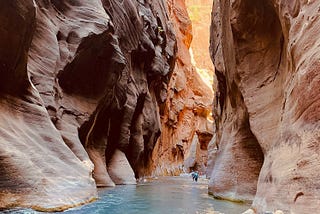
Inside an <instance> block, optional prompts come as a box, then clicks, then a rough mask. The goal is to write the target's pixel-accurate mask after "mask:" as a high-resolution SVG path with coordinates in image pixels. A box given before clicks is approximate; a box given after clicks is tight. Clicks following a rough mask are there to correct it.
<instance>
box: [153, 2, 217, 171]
mask: <svg viewBox="0 0 320 214" xmlns="http://www.w3.org/2000/svg"><path fill="white" fill-rule="evenodd" d="M167 4H168V10H169V16H170V18H171V21H172V23H173V26H174V32H175V35H176V37H177V46H178V51H177V60H176V65H175V69H174V71H173V73H172V76H171V78H170V82H169V84H168V88H167V93H166V102H165V105H161V106H160V114H161V124H162V125H161V129H162V130H161V135H160V138H159V141H158V142H157V144H156V146H155V149H154V152H153V157H152V159H153V168H152V170H153V173H154V174H156V175H179V174H180V173H181V172H183V171H184V170H186V171H190V170H200V171H201V173H205V170H206V164H207V146H208V143H209V141H210V139H211V138H212V134H213V129H212V122H211V121H210V120H208V118H209V117H210V112H211V108H212V107H211V105H212V96H213V95H212V92H211V90H210V89H209V88H208V86H207V85H206V84H205V83H204V82H203V80H202V79H201V77H200V76H199V74H198V73H197V72H196V69H195V67H194V66H193V65H192V64H191V58H190V54H189V47H190V43H191V40H192V25H191V21H190V19H189V16H188V12H187V8H186V5H185V1H184V0H173V1H167ZM191 144H194V145H193V146H192V145H191ZM191 147H192V148H194V149H191ZM196 148H198V149H196Z"/></svg>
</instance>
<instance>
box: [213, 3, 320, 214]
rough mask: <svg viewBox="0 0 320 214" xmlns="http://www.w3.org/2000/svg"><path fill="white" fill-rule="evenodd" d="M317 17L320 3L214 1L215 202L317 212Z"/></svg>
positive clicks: (319, 43) (319, 76) (259, 209)
mask: <svg viewBox="0 0 320 214" xmlns="http://www.w3.org/2000/svg"><path fill="white" fill-rule="evenodd" d="M319 11H320V8H319V4H318V2H317V1H295V0H293V1H280V0H270V1H267V0H261V1H254V0H233V1H230V0H227V1H224V0H216V1H214V5H213V12H212V24H211V45H210V51H211V57H212V60H213V62H214V65H215V69H216V70H215V74H216V78H217V80H218V85H217V93H216V97H215V102H214V113H213V117H214V118H215V125H216V126H215V127H216V141H217V144H218V148H219V149H218V152H217V157H216V159H215V165H214V169H213V172H212V175H211V179H210V184H209V192H210V193H211V194H213V195H214V196H216V197H219V198H227V199H231V200H241V201H246V200H253V204H252V208H253V210H255V211H256V212H257V213H264V212H265V211H275V210H277V209H280V210H283V211H284V212H285V213H314V212H316V210H318V209H319V207H320V203H319V201H320V191H319V186H320V182H319V179H318V177H319V171H320V168H319V166H320V165H319V158H320V153H319V142H320V114H319V112H320V99H319V98H320V93H319V92H320V72H319V59H320V54H319V51H318V49H319V46H320V39H319V37H318V32H319V30H318V29H319V27H320V19H319Z"/></svg>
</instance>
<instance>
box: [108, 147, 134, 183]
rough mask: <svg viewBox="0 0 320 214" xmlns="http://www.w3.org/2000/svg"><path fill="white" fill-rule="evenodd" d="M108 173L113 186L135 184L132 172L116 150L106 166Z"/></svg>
mask: <svg viewBox="0 0 320 214" xmlns="http://www.w3.org/2000/svg"><path fill="white" fill-rule="evenodd" d="M108 173H109V174H110V177H111V179H112V181H113V182H114V183H115V184H137V181H136V178H135V175H134V172H133V170H132V168H131V166H130V164H129V162H128V160H127V158H126V155H125V154H124V153H123V152H121V151H120V150H116V151H115V152H114V154H113V157H112V158H111V160H110V162H109V164H108Z"/></svg>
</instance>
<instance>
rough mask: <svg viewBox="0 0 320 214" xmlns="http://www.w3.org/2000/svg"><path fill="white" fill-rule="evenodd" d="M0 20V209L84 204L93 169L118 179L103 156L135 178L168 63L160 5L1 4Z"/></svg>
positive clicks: (152, 131)
mask: <svg viewBox="0 0 320 214" xmlns="http://www.w3.org/2000/svg"><path fill="white" fill-rule="evenodd" d="M0 23H1V26H0V38H1V39H0V75H1V78H0V93H1V97H0V112H1V113H0V121H1V123H0V142H1V144H2V146H1V148H0V167H1V169H2V173H1V175H0V181H1V182H0V208H5V207H13V206H26V207H33V208H35V209H40V210H59V209H65V208H68V207H70V206H75V205H78V204H81V203H84V202H88V201H90V200H92V199H94V198H95V197H96V187H95V182H94V180H93V178H92V171H93V177H94V179H95V181H96V184H97V185H98V186H110V185H111V186H112V185H114V182H115V183H119V180H117V181H112V179H110V176H109V174H108V168H107V165H108V163H109V162H110V161H111V163H110V165H109V170H110V171H112V176H115V175H116V176H117V178H119V179H120V180H121V181H123V182H125V183H126V182H127V181H126V180H125V178H123V177H122V176H124V177H126V175H123V174H121V173H120V172H121V171H122V170H124V169H128V168H131V167H132V170H133V171H134V172H135V174H136V176H140V174H141V173H142V172H143V170H144V168H145V167H146V166H147V165H148V161H149V159H150V155H151V151H152V149H153V147H154V144H155V141H156V139H157V138H158V136H159V133H160V126H161V124H160V116H159V110H158V103H162V102H164V97H163V94H165V93H164V91H165V89H166V87H167V86H166V84H167V83H168V81H169V76H168V75H169V74H170V72H171V70H172V68H173V65H174V64H173V61H174V56H175V37H174V34H173V31H172V27H171V25H170V24H169V18H168V16H167V10H166V5H165V2H164V1H162V0H160V1H143V0H142V1H141V0H139V1H132V0H124V1H116V0H92V1H82V0H74V1H67V0H61V1H53V0H52V1H45V0H34V1H32V0H26V1H18V0H12V1H11V0H10V1H9V0H8V1H7V0H6V1H3V2H1V7H0ZM115 151H117V152H116V154H115ZM119 154H120V155H119ZM119 159H120V160H121V161H122V162H123V163H125V164H123V167H122V168H121V167H118V166H117V165H116V164H115V163H114V160H116V162H117V160H119ZM129 163H130V164H129ZM114 165H115V167H114V168H110V167H112V166H114ZM131 172H132V171H131ZM119 173H120V174H119ZM129 174H130V175H128V176H129V179H130V182H134V178H133V175H132V173H129ZM112 176H111V177H112Z"/></svg>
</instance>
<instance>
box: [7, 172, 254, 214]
mask: <svg viewBox="0 0 320 214" xmlns="http://www.w3.org/2000/svg"><path fill="white" fill-rule="evenodd" d="M207 183H208V181H207V180H206V179H204V178H200V179H199V180H198V182H194V181H192V178H191V177H160V178H157V179H151V180H145V181H144V182H141V183H139V184H138V185H121V186H116V187H114V188H104V189H99V199H98V200H97V201H95V202H93V203H90V204H87V205H84V206H81V207H76V208H73V209H70V210H67V211H65V212H62V213H63V214H109V213H110V214H147V213H148V214H149V213H151V214H207V213H212V214H213V213H214V214H216V213H224V214H240V213H242V212H243V211H245V210H247V209H248V208H249V206H248V205H246V204H238V203H231V202H228V201H222V200H215V199H213V198H212V197H211V196H209V195H208V194H207ZM7 213H16V214H17V213H28V214H35V213H37V214H38V213H39V212H35V211H32V210H21V209H20V210H11V211H10V212H7Z"/></svg>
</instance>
